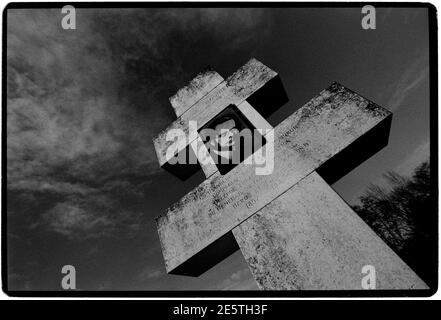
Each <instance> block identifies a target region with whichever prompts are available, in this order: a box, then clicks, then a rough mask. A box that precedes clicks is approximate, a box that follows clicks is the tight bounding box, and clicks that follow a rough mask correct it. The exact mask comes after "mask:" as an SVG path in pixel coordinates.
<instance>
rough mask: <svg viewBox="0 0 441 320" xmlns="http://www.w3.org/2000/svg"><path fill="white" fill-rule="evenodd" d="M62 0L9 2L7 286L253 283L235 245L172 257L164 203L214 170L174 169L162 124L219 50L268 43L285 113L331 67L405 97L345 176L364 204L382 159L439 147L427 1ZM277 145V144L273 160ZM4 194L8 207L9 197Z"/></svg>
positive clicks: (392, 165)
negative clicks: (157, 4) (198, 257)
mask: <svg viewBox="0 0 441 320" xmlns="http://www.w3.org/2000/svg"><path fill="white" fill-rule="evenodd" d="M62 17H63V15H62V14H61V10H60V9H29V10H25V9H10V10H8V12H7V32H6V38H7V61H6V67H7V70H6V71H7V103H6V106H5V107H6V109H7V119H6V125H7V127H6V130H7V154H6V157H7V208H6V215H7V240H8V243H7V245H8V251H7V265H8V285H9V289H10V290H61V279H62V277H63V275H62V274H61V269H62V267H63V266H64V265H73V266H74V267H75V269H76V281H77V288H78V289H79V290H255V289H257V285H256V284H255V282H254V280H253V278H252V276H251V273H250V271H249V269H248V267H247V265H246V263H245V261H244V259H243V257H242V255H241V253H240V251H237V252H236V253H234V254H233V255H231V256H230V257H228V258H227V259H226V260H224V261H223V262H221V263H220V264H218V265H216V266H215V267H213V268H212V269H210V270H208V271H207V272H206V273H204V274H203V275H201V276H200V277H198V278H194V277H187V276H178V275H167V274H166V273H165V268H164V263H163V258H162V253H161V249H160V244H159V238H158V235H157V232H156V227H155V224H154V218H155V217H156V216H158V215H159V214H160V213H162V212H164V210H166V209H167V208H168V207H169V206H170V205H171V204H173V203H174V202H176V201H177V200H179V199H180V197H182V196H183V195H185V194H186V193H187V192H189V191H190V190H192V189H193V188H194V187H196V186H197V185H199V183H201V182H202V181H203V180H204V176H203V174H202V172H201V171H199V172H198V173H197V174H195V175H194V176H193V177H191V178H190V179H189V180H187V181H185V182H182V181H180V180H179V179H177V178H176V177H174V176H172V175H171V174H170V173H168V172H166V171H164V170H162V169H161V168H160V167H159V165H158V163H157V159H156V154H155V151H154V148H153V143H152V138H153V137H154V136H155V135H156V134H157V133H159V132H160V131H161V130H163V129H164V128H166V127H167V126H168V125H169V124H170V123H171V122H172V121H174V120H175V119H176V116H175V115H174V113H173V110H172V107H171V105H170V104H169V101H168V98H169V97H170V96H171V95H173V94H174V93H175V92H176V91H177V90H178V89H179V88H181V87H182V86H183V85H185V84H186V83H187V82H188V81H189V80H191V79H192V78H193V76H194V75H196V74H197V73H198V72H200V71H201V70H203V69H205V68H206V67H207V66H211V67H212V68H213V69H215V70H216V71H217V72H219V73H220V74H221V75H222V76H223V77H227V76H228V75H230V74H231V73H233V72H234V71H235V70H236V69H237V68H239V67H240V66H241V65H243V64H244V63H245V62H246V61H248V60H249V59H250V58H252V57H255V58H257V59H258V60H260V61H262V62H263V63H264V64H266V65H267V66H269V67H270V68H272V69H273V70H276V71H277V72H278V73H279V74H280V77H281V79H282V82H283V84H284V86H285V89H286V92H287V94H288V97H289V102H288V103H287V104H286V105H285V106H283V107H282V108H281V109H280V110H278V111H277V112H276V113H275V114H273V115H272V116H271V117H270V119H269V121H270V123H271V124H273V125H277V123H279V122H281V121H282V120H283V119H285V118H286V117H287V116H289V115H290V114H291V113H292V112H294V111H295V110H297V109H298V108H299V107H301V106H302V105H303V104H305V103H306V102H307V101H309V100H310V99H311V98H312V97H314V96H315V95H317V94H318V93H319V92H320V91H321V90H323V89H325V88H327V87H328V86H329V85H330V84H331V83H332V82H333V81H338V82H340V83H342V84H343V85H345V86H347V87H348V88H350V89H352V90H354V91H356V92H358V93H359V94H361V95H363V96H365V97H367V98H368V99H370V100H372V101H374V102H375V103H377V104H379V105H381V106H383V107H385V108H387V109H389V110H390V111H392V112H393V114H394V115H393V121H392V128H391V133H390V139H389V144H388V146H387V147H386V148H385V149H383V150H381V151H380V152H378V153H377V154H376V155H374V156H373V157H371V158H370V159H368V160H367V161H365V162H364V163H363V164H361V165H360V166H359V167H357V168H356V169H354V170H353V171H352V172H351V173H349V174H348V175H346V176H345V177H343V178H341V179H340V180H339V181H338V182H336V183H335V184H334V185H333V186H332V187H333V188H334V189H335V190H336V191H337V192H338V193H339V194H340V195H341V196H342V197H343V198H344V199H345V200H346V201H347V202H348V203H350V204H356V203H357V201H358V197H359V196H360V195H361V194H363V192H364V191H365V190H366V188H367V187H369V185H370V184H372V183H374V184H380V185H381V184H382V183H384V180H383V178H382V174H384V173H386V172H387V171H390V170H394V171H396V172H398V173H400V174H404V175H408V174H410V173H411V172H412V170H413V169H414V168H415V167H416V166H417V165H418V164H420V163H421V162H422V161H424V160H426V159H427V158H428V156H429V51H428V48H429V42H428V12H427V9H425V8H410V9H402V8H393V9H388V8H378V9H377V11H376V18H377V19H376V20H377V21H376V29H375V30H364V29H362V28H361V19H362V17H363V15H362V14H361V8H315V9H314V8H293V9H289V8H283V9H277V8H266V9H259V8H253V9H237V8H236V9H226V8H223V9H215V8H211V9H204V8H194V9H152V8H150V9H149V8H146V9H77V10H76V29H75V30H64V29H63V28H62V27H61V19H62ZM276 161H277V160H276ZM4 210H5V209H4Z"/></svg>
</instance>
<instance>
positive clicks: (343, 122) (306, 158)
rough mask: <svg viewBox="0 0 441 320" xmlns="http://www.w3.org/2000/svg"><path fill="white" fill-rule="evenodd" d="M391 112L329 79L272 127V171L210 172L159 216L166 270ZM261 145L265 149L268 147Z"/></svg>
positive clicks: (248, 168) (237, 169)
mask: <svg viewBox="0 0 441 320" xmlns="http://www.w3.org/2000/svg"><path fill="white" fill-rule="evenodd" d="M390 117H391V113H390V112H389V111H387V110H385V109H383V108H381V107H379V106H377V105H375V104H373V103H372V102H370V101H368V100H367V99H365V98H363V97H361V96H359V95H357V94H356V93H354V92H352V91H350V90H347V89H346V88H344V87H343V86H341V85H338V84H333V85H332V86H331V87H329V88H328V89H327V90H324V91H322V92H321V93H320V94H319V95H318V96H317V97H315V98H313V99H312V100H311V101H310V102H308V103H307V104H306V105H305V106H303V107H302V108H300V109H299V110H297V111H296V112H295V113H294V114H292V115H291V116H290V117H288V118H287V119H286V120H285V121H283V122H282V123H281V124H279V125H278V126H277V127H276V128H275V129H274V135H275V144H274V159H275V160H274V161H275V167H274V172H273V173H272V174H270V175H266V176H258V175H256V174H255V170H254V169H255V168H254V167H253V166H250V165H246V164H244V163H242V164H240V165H238V166H237V167H235V168H234V169H233V170H231V171H230V172H229V173H228V174H226V175H224V176H220V175H212V176H211V177H210V178H209V179H207V180H206V181H204V182H203V183H202V184H201V185H200V186H199V187H197V188H196V189H194V190H192V191H191V192H190V193H188V194H187V195H186V196H184V197H183V198H182V199H181V200H180V201H179V202H177V203H176V204H174V205H173V206H171V207H170V208H169V209H168V210H167V212H165V213H164V214H162V215H161V216H159V217H158V218H157V227H158V233H159V237H160V241H161V244H162V249H163V255H164V260H165V264H166V269H167V271H168V272H169V271H171V270H173V269H175V268H176V267H177V266H179V265H181V264H182V263H184V262H185V261H186V260H188V259H189V258H191V257H192V256H193V255H195V254H196V253H198V252H199V251H201V250H203V249H204V248H205V247H207V246H208V245H209V244H211V243H213V242H214V241H216V240H217V239H219V238H220V237H222V236H223V235H225V234H226V233H227V232H229V231H231V230H232V229H233V228H235V227H236V226H237V225H239V224H240V223H242V222H243V221H245V220H246V219H248V218H249V217H251V216H252V215H253V214H255V213H256V212H258V211H259V210H260V209H262V208H263V207H264V206H266V205H267V204H268V203H270V202H271V201H273V200H274V199H275V198H277V197H278V196H280V194H282V193H283V192H285V191H287V190H288V189H290V188H291V187H292V186H293V185H295V184H296V183H298V182H299V181H300V180H301V179H303V178H304V177H306V176H307V175H309V174H310V173H311V172H313V171H314V170H316V169H317V168H318V167H319V166H320V165H322V164H323V163H324V162H326V161H327V160H329V159H330V158H332V157H334V156H335V155H337V154H339V153H340V152H342V151H343V150H344V149H345V148H347V147H348V146H349V145H351V144H352V143H353V142H354V141H355V140H357V139H358V138H360V137H361V136H363V135H364V134H366V133H367V132H368V131H370V130H371V129H373V128H374V127H375V126H377V125H378V124H380V123H382V122H384V121H387V119H388V118H390ZM267 147H269V146H268V142H267V145H265V146H264V147H263V148H267Z"/></svg>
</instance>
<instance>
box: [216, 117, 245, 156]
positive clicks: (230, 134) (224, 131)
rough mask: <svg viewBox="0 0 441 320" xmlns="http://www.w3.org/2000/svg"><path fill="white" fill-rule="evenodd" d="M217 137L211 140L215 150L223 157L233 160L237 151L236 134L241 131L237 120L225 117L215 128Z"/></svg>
mask: <svg viewBox="0 0 441 320" xmlns="http://www.w3.org/2000/svg"><path fill="white" fill-rule="evenodd" d="M214 130H215V132H216V138H215V139H214V140H212V141H210V145H211V148H213V149H212V150H213V152H214V153H216V154H217V155H218V156H220V157H222V158H226V159H229V160H231V159H232V157H233V152H235V151H236V146H235V136H236V135H237V134H238V133H239V129H238V128H237V127H236V121H235V120H234V119H233V118H229V117H224V118H222V119H221V120H220V121H219V123H218V124H217V125H216V126H215V128H214Z"/></svg>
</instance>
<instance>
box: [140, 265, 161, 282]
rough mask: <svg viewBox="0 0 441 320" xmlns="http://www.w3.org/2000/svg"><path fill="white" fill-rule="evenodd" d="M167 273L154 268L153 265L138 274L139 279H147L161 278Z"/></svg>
mask: <svg viewBox="0 0 441 320" xmlns="http://www.w3.org/2000/svg"><path fill="white" fill-rule="evenodd" d="M164 274H165V273H164V272H163V271H161V270H157V269H152V268H151V267H148V268H146V269H144V270H142V271H141V273H140V274H139V275H138V277H137V278H138V280H139V281H147V280H152V279H156V278H159V277H160V276H163V275H164Z"/></svg>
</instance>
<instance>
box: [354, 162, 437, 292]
mask: <svg viewBox="0 0 441 320" xmlns="http://www.w3.org/2000/svg"><path fill="white" fill-rule="evenodd" d="M384 177H385V179H386V180H387V182H388V184H389V187H379V186H376V185H371V186H369V188H368V190H367V191H366V193H365V194H364V195H363V196H361V197H360V202H361V205H356V206H353V209H354V210H355V211H356V212H357V213H358V214H359V215H360V217H361V218H362V219H363V220H364V221H365V222H366V223H367V224H368V225H369V226H370V227H371V228H372V229H373V230H374V231H375V232H376V233H377V234H378V235H379V236H380V237H381V238H382V239H383V240H384V241H385V242H386V243H387V244H388V245H389V246H390V247H391V248H392V249H393V250H394V251H395V252H396V253H397V254H398V255H399V256H400V257H401V258H402V259H403V260H404V261H405V262H406V263H407V264H408V265H409V266H410V267H411V268H412V269H413V270H414V271H415V272H416V273H417V274H418V275H419V276H420V277H421V278H422V279H423V280H424V281H425V282H426V283H427V284H428V285H429V286H430V287H435V286H436V285H437V225H438V220H437V219H438V217H437V212H438V211H437V203H436V196H435V195H432V194H431V183H430V179H431V177H430V162H429V161H426V162H423V163H422V164H421V165H419V166H418V167H417V168H416V169H415V170H414V172H413V175H412V176H411V177H404V176H401V175H399V174H397V173H396V172H387V173H386V174H384Z"/></svg>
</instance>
